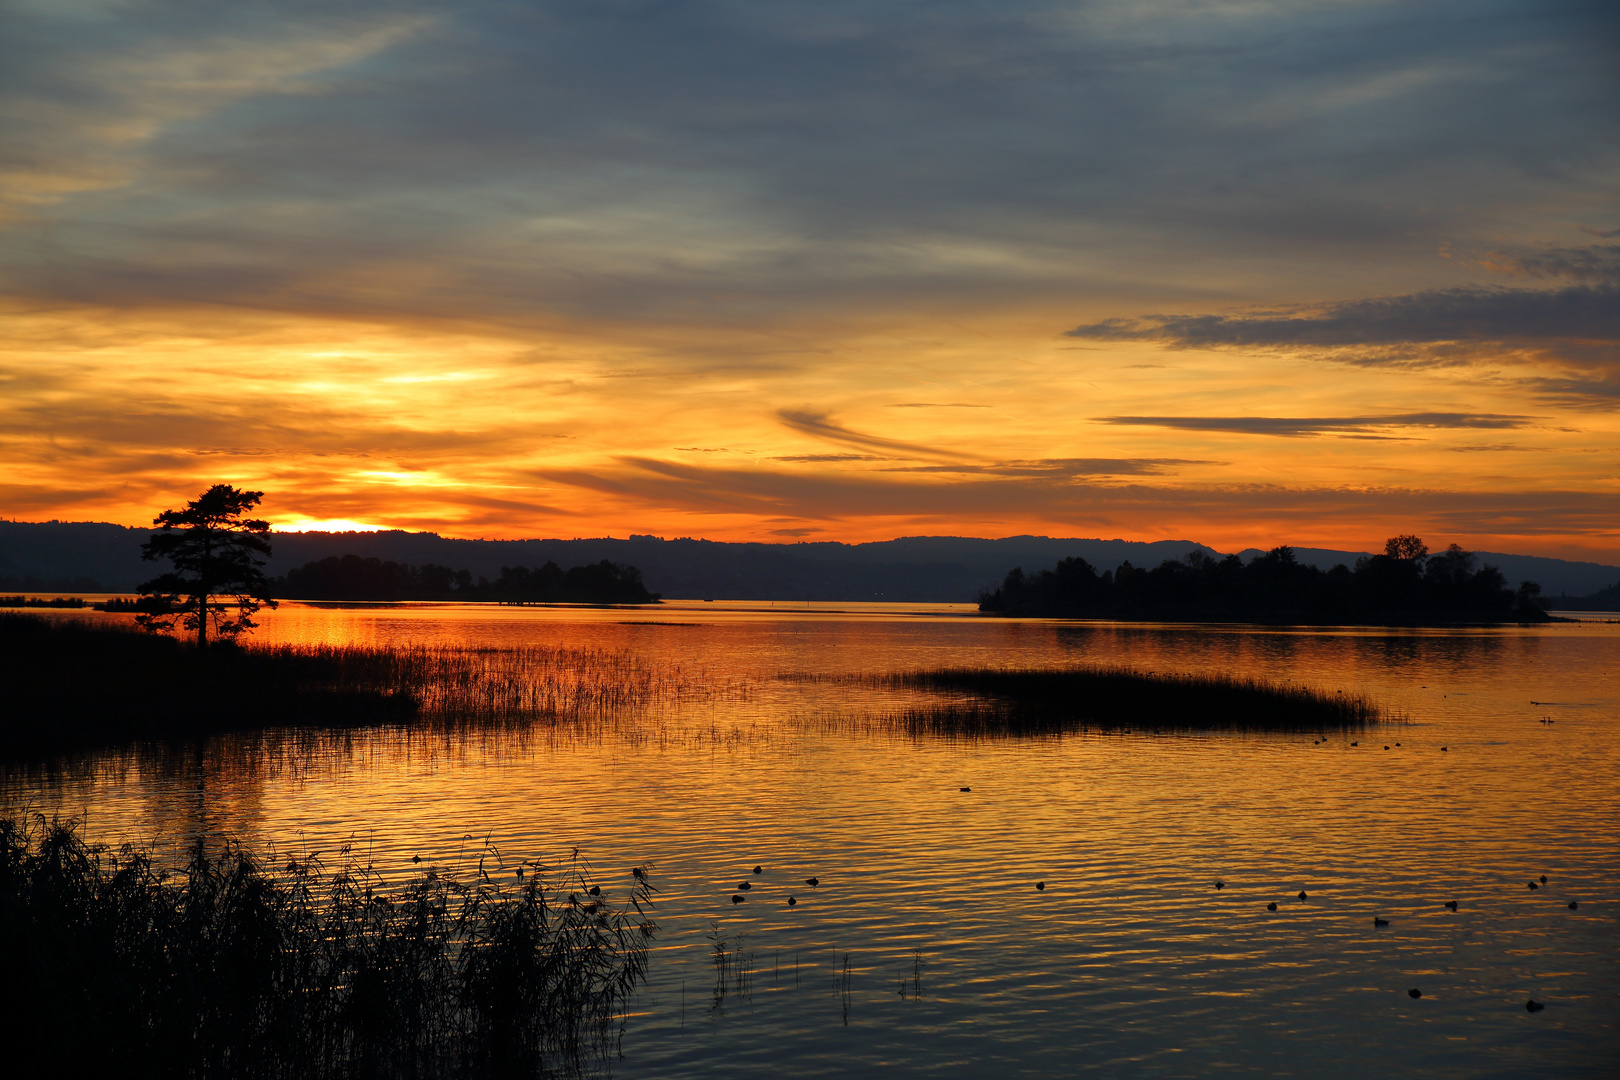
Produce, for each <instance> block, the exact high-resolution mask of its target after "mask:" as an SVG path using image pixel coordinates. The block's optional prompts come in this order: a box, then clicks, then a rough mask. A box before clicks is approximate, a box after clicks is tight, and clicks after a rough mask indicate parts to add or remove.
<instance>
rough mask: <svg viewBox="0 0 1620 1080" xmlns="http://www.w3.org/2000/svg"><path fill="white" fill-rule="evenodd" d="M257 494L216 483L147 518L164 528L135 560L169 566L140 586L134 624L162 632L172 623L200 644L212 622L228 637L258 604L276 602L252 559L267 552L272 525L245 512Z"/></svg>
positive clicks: (247, 626) (248, 626) (248, 621)
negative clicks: (181, 506)
mask: <svg viewBox="0 0 1620 1080" xmlns="http://www.w3.org/2000/svg"><path fill="white" fill-rule="evenodd" d="M262 498H264V492H262V491H239V490H238V489H236V488H234V487H231V486H230V485H229V484H215V485H214V486H213V487H211V488H209V489H208V490H207V491H205V492H203V493H202V495H201V496H199V497H198V498H196V499H193V500H192V501H191V502H189V503H187V504H186V508H185V509H184V510H165V511H163V513H161V514H159V515H158V516H157V517H155V518H153V519H152V524H154V525H157V526H160V527H161V529H162V531H161V532H155V533H153V534H152V537H151V539H149V540H147V541H146V543H144V544H142V545H141V558H143V559H151V560H156V559H167V560H169V561H170V562H171V563H173V564H174V569H173V570H171V571H169V572H168V573H166V574H160V575H159V576H157V577H155V578H153V579H152V580H151V581H148V582H146V583H144V584H143V585H141V587H140V588H139V590H138V592H139V593H140V600H139V602H138V604H137V607H138V610H139V611H140V614H139V615H137V616H136V617H135V621H136V622H138V623H140V624H141V626H143V627H144V628H146V629H147V630H148V631H151V632H152V633H166V632H168V631H169V630H171V629H173V628H174V625H175V623H177V622H178V623H179V624H180V626H181V627H182V628H183V629H185V630H188V631H192V632H195V633H196V635H197V645H198V646H199V647H201V648H206V647H207V645H208V629H209V626H210V624H212V626H213V628H214V634H215V636H216V637H220V638H224V639H226V640H234V639H235V638H236V636H237V635H239V634H241V633H244V632H245V631H248V630H252V629H253V627H254V625H255V623H254V622H253V616H254V615H255V614H256V613H257V612H258V610H259V608H260V607H261V606H264V605H268V606H270V607H275V606H276V602H275V601H274V600H272V599H271V598H270V583H269V582H268V581H267V580H266V579H265V576H264V573H263V572H262V571H261V570H260V569H259V568H260V567H262V566H263V565H264V559H262V558H259V557H258V556H260V555H264V556H268V555H269V554H270V541H268V540H266V539H265V534H266V533H268V532H269V531H270V523H269V522H268V521H261V520H259V519H257V518H245V517H243V515H244V514H246V513H247V512H248V511H249V510H252V509H253V508H254V507H255V506H257V505H258V504H259V500H260V499H262Z"/></svg>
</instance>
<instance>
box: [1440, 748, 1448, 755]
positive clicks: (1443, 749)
mask: <svg viewBox="0 0 1620 1080" xmlns="http://www.w3.org/2000/svg"><path fill="white" fill-rule="evenodd" d="M1440 752H1441V753H1442V754H1444V753H1446V752H1447V751H1446V748H1445V747H1443V746H1442V747H1441V748H1440Z"/></svg>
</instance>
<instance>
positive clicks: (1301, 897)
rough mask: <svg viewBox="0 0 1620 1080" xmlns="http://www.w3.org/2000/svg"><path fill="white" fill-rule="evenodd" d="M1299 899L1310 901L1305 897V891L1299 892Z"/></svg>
mask: <svg viewBox="0 0 1620 1080" xmlns="http://www.w3.org/2000/svg"><path fill="white" fill-rule="evenodd" d="M1299 898H1300V899H1301V900H1309V899H1310V897H1308V896H1306V895H1305V890H1304V889H1301V890H1299Z"/></svg>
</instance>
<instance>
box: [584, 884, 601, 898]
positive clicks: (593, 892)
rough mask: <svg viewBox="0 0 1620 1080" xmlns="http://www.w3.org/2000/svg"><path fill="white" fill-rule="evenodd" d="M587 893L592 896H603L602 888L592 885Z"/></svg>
mask: <svg viewBox="0 0 1620 1080" xmlns="http://www.w3.org/2000/svg"><path fill="white" fill-rule="evenodd" d="M586 892H588V893H590V894H591V895H592V896H601V895H602V886H600V885H592V886H591V887H590V888H589V889H587V890H586Z"/></svg>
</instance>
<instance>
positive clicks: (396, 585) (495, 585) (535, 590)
mask: <svg viewBox="0 0 1620 1080" xmlns="http://www.w3.org/2000/svg"><path fill="white" fill-rule="evenodd" d="M271 589H272V591H273V592H274V593H275V594H276V595H277V596H285V597H288V598H290V599H294V600H463V601H467V600H478V601H493V602H497V603H504V604H651V603H654V602H656V601H657V600H658V596H657V594H656V593H651V592H648V591H647V587H646V586H645V585H643V584H642V581H641V571H640V570H638V569H636V568H635V567H634V566H625V565H624V564H622V563H614V562H609V561H607V560H606V559H603V560H602V561H601V562H598V563H592V564H590V565H588V566H576V567H573V568H572V569H569V570H564V569H562V568H561V567H559V566H558V565H557V564H556V563H554V562H547V563H546V564H545V565H544V566H542V567H539V568H538V569H534V570H530V569H529V568H528V567H526V566H503V567H501V575H500V577H498V578H496V579H495V580H494V581H490V580H489V579H487V578H485V577H482V576H480V577H478V578H477V579H476V580H475V579H474V578H473V576H472V573H471V572H470V571H467V570H452V569H450V567H448V566H439V565H437V564H435V563H425V564H423V565H422V566H408V565H406V564H404V563H397V562H386V561H384V560H382V559H377V558H361V557H360V556H359V555H341V556H340V555H333V556H331V557H330V558H326V559H321V560H319V561H318V562H311V563H305V564H304V565H303V566H301V567H299V568H298V569H296V570H289V571H288V572H287V576H286V577H284V578H278V579H276V580H274V581H272V582H271Z"/></svg>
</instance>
